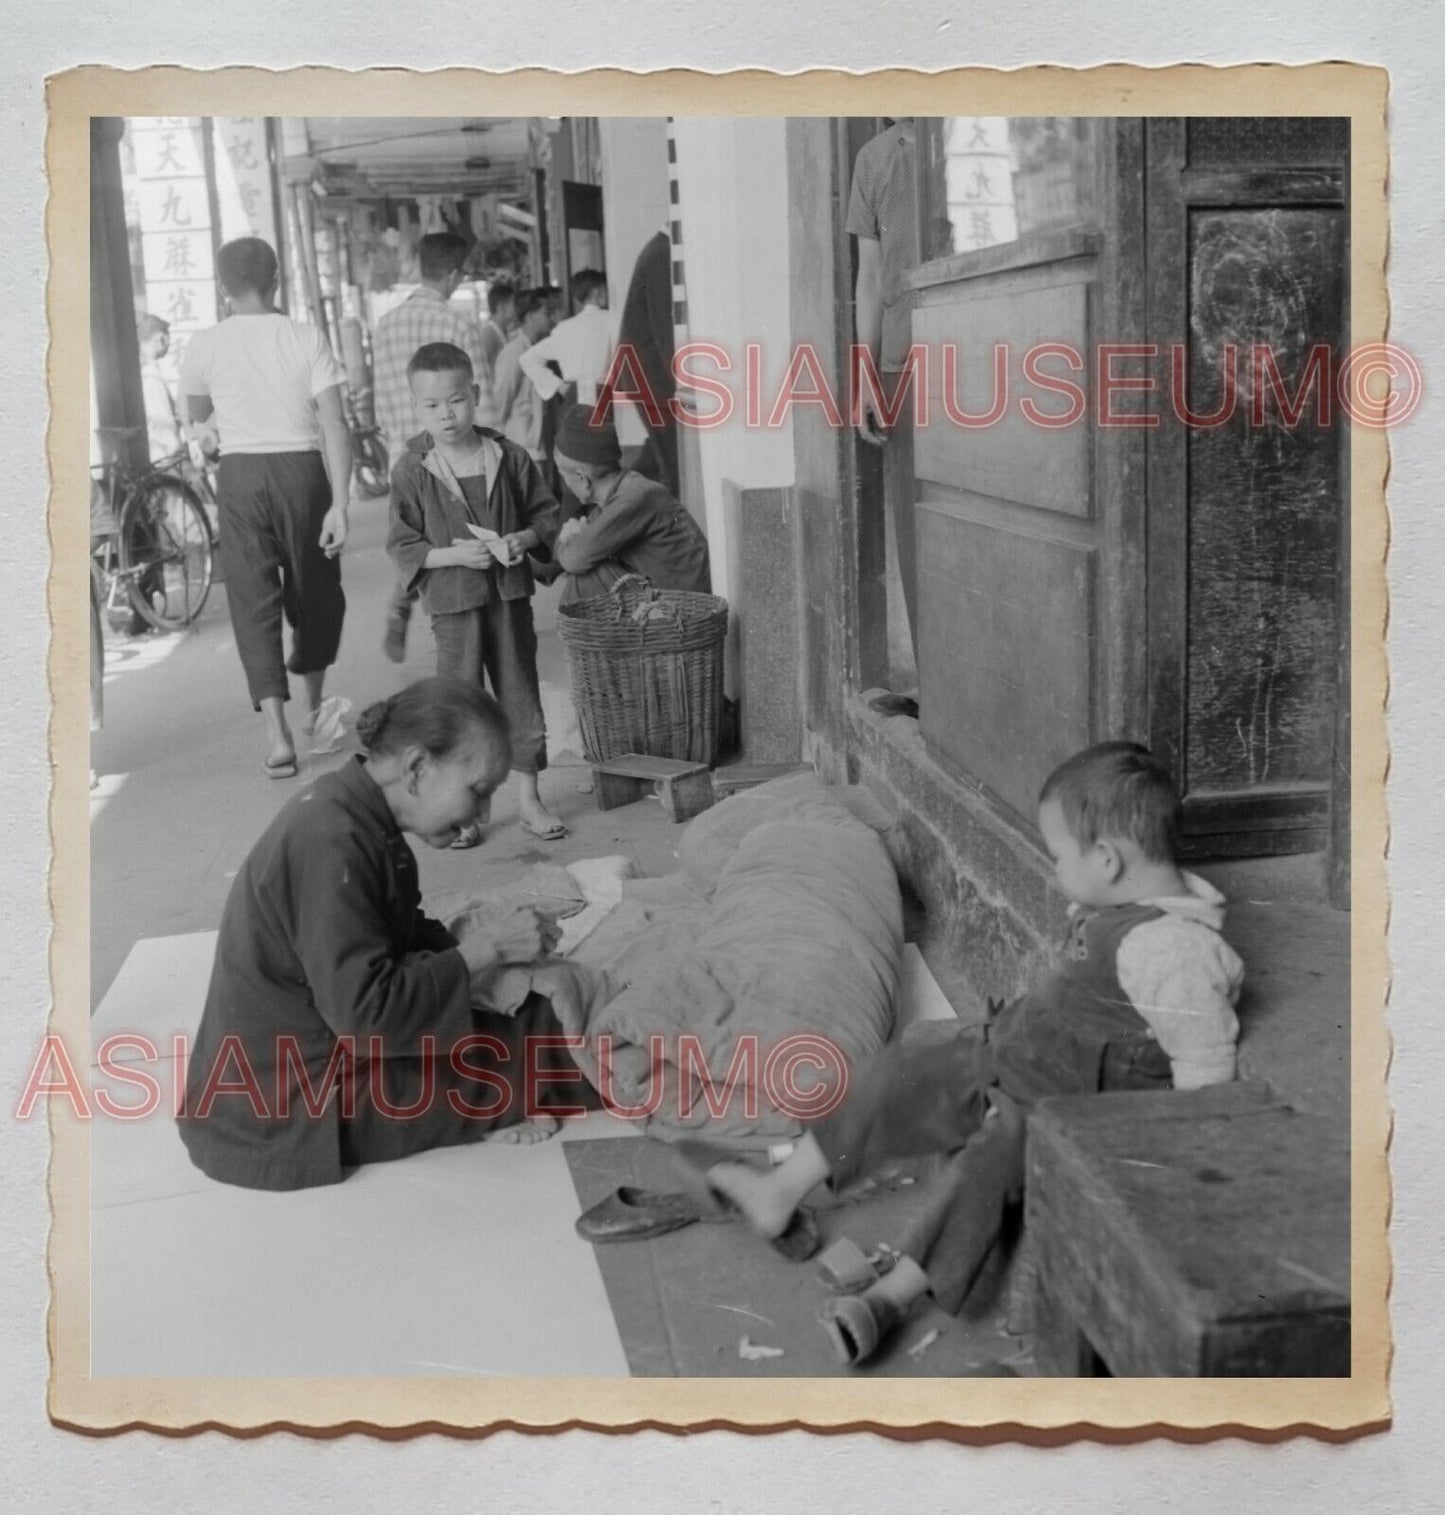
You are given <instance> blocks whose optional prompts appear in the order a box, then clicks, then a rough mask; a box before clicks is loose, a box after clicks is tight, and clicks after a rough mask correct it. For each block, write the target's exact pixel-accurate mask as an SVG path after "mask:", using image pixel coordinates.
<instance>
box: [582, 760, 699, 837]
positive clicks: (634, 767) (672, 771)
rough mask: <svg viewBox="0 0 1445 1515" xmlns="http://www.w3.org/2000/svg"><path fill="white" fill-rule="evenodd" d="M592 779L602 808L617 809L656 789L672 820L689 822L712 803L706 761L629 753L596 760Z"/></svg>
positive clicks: (663, 806)
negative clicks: (689, 760)
mask: <svg viewBox="0 0 1445 1515" xmlns="http://www.w3.org/2000/svg"><path fill="white" fill-rule="evenodd" d="M592 782H593V786H594V788H595V790H596V793H597V808H598V809H599V810H615V809H616V808H617V806H619V805H630V804H632V803H633V801H634V800H640V799H643V798H644V797H645V796H647V795H648V794H651V793H653V792H654V791H656V792H660V793H661V795H662V808H663V809H664V810H666V811H667V814H668V817H669V818H670V819H671V820H674V821H690V820H691V819H692V818H693V816H695V815H701V814H702V812H703V811H704V810H707V809H709V808H710V807H711V805H712V802H713V792H712V775H711V773H709V772H708V766H707V764H706V763H684V762H681V761H679V760H678V759H677V758H658V757H647V756H645V755H644V754H643V753H640V752H628V753H625V754H624V755H623V756H622V757H617V758H609V759H608V760H607V761H606V762H605V763H594V764H593V765H592Z"/></svg>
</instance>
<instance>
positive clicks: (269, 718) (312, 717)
mask: <svg viewBox="0 0 1445 1515" xmlns="http://www.w3.org/2000/svg"><path fill="white" fill-rule="evenodd" d="M301 684H302V690H303V696H302V699H303V704H302V709H301V729H302V730H303V731H307V732H309V731H310V730H311V728H312V726H313V725H314V724H315V722H316V712H317V710H318V708H319V707H320V705H321V691H322V689H323V688H325V685H326V670H325V669H324V668H323V669H321V670H320V671H319V672H317V673H303V674H302V675H301ZM261 714H262V716H263V717H264V719H265V721H266V737H267V740H268V742H269V744H270V745H269V750H268V751H267V753H266V766H267V767H268V768H273V769H279V768H285V767H287V766H288V765H289V766H293V767H294V765H295V762H296V744H295V742H294V741H293V740H292V738H291V728H290V726H289V725H288V724H287V722H286V702H285V701H284V700H283V699H281V697H280V696H279V695H269V696H267V697H266V698H264V699H263V700H262V701H261Z"/></svg>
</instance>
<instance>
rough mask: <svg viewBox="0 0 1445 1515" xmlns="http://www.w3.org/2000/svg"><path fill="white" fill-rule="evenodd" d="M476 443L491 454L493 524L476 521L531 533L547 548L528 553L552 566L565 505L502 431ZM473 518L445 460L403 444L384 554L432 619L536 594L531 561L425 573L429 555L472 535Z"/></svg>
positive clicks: (426, 439)
mask: <svg viewBox="0 0 1445 1515" xmlns="http://www.w3.org/2000/svg"><path fill="white" fill-rule="evenodd" d="M476 433H477V437H478V438H479V440H480V441H481V443H482V445H483V447H484V448H488V444H491V447H489V448H488V460H489V461H488V470H487V471H488V473H489V475H490V474H491V473H492V472H493V468H495V477H494V478H493V480H492V485H491V493H490V495H489V497H488V504H489V507H490V514H491V519H490V520H489V521H485V522H483V521H478V522H477V524H478V525H489V526H491V527H492V528H493V530H495V531H497V532H498V533H499V534H500V535H502V536H508V535H510V534H511V533H512V532H516V531H524V530H526V528H527V527H529V526H530V527H531V528H532V530H533V531H535V532H536V533H537V535H538V537H540V538H541V543H542V545H541V546H540V547H538V548H534V549H533V551H532V552H531V553H530V554H528V556H529V557H535V558H536V559H537V560H538V561H539V562H547V561H550V559H551V555H552V546H553V543H554V542H555V541H556V539H557V530H558V527H559V526H560V525H561V513H562V512H561V506H559V505H558V503H557V501H556V499H555V498H554V497H553V495H552V492H551V491H550V490H549V489H548V488H547V486H546V484H545V483H544V482H543V479H542V475H541V472H540V471H539V470H538V468H537V465H536V464H535V463H533V461H532V460H531V458H530V457H528V456H527V451H526V449H525V448H523V447H519V446H518V445H517V444H516V443H515V442H512V441H510V440H509V439H508V438H506V437H504V436H503V435H502V434H501V433H500V432H496V431H492V430H490V429H489V428H488V427H485V426H478V427H477V428H476ZM470 519H472V517H471V516H470V514H469V512H468V509H467V502H466V497H465V495H464V494H463V493H462V490H461V486H460V485H459V484H458V483H457V480H456V476H455V474H453V473H452V470H451V468H450V467H449V466H448V464H447V462H446V459H445V458H443V457H442V455H441V453H440V452H439V451H438V450H437V448H436V446H435V444H434V443H433V441H432V437H431V433H430V432H425V431H424V432H421V433H420V434H419V435H417V436H415V437H413V438H412V439H411V440H410V441H409V442H408V443H407V445H406V451H405V452H404V453H403V454H402V455H401V457H400V458H398V459H397V463H396V467H395V468H394V469H392V473H391V530H390V532H389V533H388V535H387V539H386V550H387V552H388V553H389V554H390V556H391V559H392V561H393V562H394V563H395V564H396V566H397V568H398V570H399V571H400V573H401V578H402V582H403V583H404V584H405V585H406V586H407V587H408V588H412V587H414V586H419V587H420V589H421V594H422V601H423V603H424V604H425V605H426V608H427V611H428V613H429V614H431V615H448V614H452V613H455V612H457V611H462V610H473V609H475V608H476V607H477V606H479V605H487V604H490V603H491V602H492V599H493V598H494V597H495V596H498V595H500V597H501V598H502V599H504V600H520V599H525V598H526V597H527V596H528V595H530V594H531V593H532V592H533V582H532V570H531V567H530V566H529V564H528V562H527V559H525V558H524V559H523V560H522V562H520V563H516V564H513V565H512V566H510V567H502V566H501V565H500V564H493V566H492V567H491V568H488V569H476V568H427V567H426V566H425V564H426V555H427V553H429V552H430V551H431V550H432V548H434V547H450V546H451V545H452V544H453V543H454V542H455V541H456V540H457V539H458V538H462V539H467V538H470V536H471V535H472V534H471V532H470V531H468V530H467V522H468V521H469V520H470Z"/></svg>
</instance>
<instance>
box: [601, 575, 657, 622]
mask: <svg viewBox="0 0 1445 1515" xmlns="http://www.w3.org/2000/svg"><path fill="white" fill-rule="evenodd" d="M607 592H608V594H610V595H611V596H612V619H613V620H614V621H621V620H622V619H623V618H624V617H626V616H630V615H631V614H632V612H633V610H634V609H636V607H637V606H638V605H639V604H641V603H642V602H643V601H645V600H650V599H655V598H656V597H657V591H656V590H655V589H654V588H653V587H652V581H651V580H650V579H648V578H646V577H645V576H644V575H643V574H640V573H625V574H623V575H622V577H621V578H620V579H618V580H617V581H616V583H614V584H613V585H612V587H611V588H610V589H609V590H608V591H607Z"/></svg>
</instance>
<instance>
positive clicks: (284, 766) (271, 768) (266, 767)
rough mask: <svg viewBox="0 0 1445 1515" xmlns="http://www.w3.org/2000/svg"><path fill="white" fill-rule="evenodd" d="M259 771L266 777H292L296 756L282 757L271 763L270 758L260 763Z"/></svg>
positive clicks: (294, 772)
mask: <svg viewBox="0 0 1445 1515" xmlns="http://www.w3.org/2000/svg"><path fill="white" fill-rule="evenodd" d="M261 771H262V772H263V773H264V774H265V775H266V777H267V778H268V779H294V778H295V777H296V758H295V756H294V755H293V756H291V757H289V758H282V759H281V761H280V762H278V763H273V762H272V761H271V759H270V758H267V759H266V761H265V762H264V763H263V764H262V765H261Z"/></svg>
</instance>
